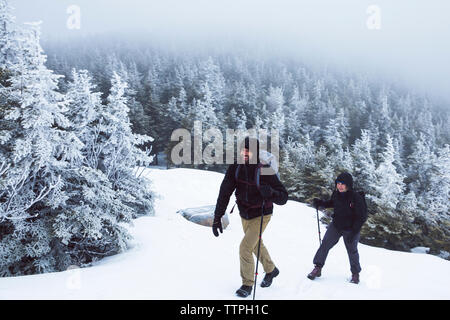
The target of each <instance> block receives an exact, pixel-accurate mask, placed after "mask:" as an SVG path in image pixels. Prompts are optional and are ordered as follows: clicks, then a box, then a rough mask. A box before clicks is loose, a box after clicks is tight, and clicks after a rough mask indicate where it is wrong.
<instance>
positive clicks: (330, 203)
mask: <svg viewBox="0 0 450 320" xmlns="http://www.w3.org/2000/svg"><path fill="white" fill-rule="evenodd" d="M335 192H336V191H333V193H332V194H331V197H330V199H329V200H323V201H322V206H323V207H324V208H334V201H333V197H334V193H335Z"/></svg>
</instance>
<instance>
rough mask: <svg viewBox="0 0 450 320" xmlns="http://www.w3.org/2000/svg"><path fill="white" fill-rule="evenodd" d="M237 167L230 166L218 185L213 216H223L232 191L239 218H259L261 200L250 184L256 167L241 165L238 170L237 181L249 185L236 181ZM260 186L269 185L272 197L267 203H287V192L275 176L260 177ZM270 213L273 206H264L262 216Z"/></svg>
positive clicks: (256, 190)
mask: <svg viewBox="0 0 450 320" xmlns="http://www.w3.org/2000/svg"><path fill="white" fill-rule="evenodd" d="M237 166H238V165H237V164H232V165H230V166H229V167H228V169H227V172H226V173H225V177H224V179H223V181H222V184H221V185H220V192H219V196H218V198H217V203H216V209H215V213H214V214H215V215H216V216H219V217H221V216H223V215H224V214H225V210H226V209H227V206H228V203H229V201H230V197H231V195H232V194H233V191H236V192H235V195H236V202H237V205H238V208H239V214H240V216H241V217H242V218H244V219H252V218H256V217H259V216H261V206H262V200H263V198H262V196H261V194H260V193H259V190H258V188H257V187H256V185H252V183H254V182H255V173H256V165H255V164H245V165H241V168H240V169H239V173H238V180H243V181H247V182H249V184H247V183H242V182H238V181H236V179H235V173H236V168H237ZM260 185H261V186H262V185H269V186H270V187H271V188H272V197H271V198H270V199H268V201H271V202H273V203H275V204H277V205H283V204H285V203H286V202H287V200H288V192H287V191H286V189H285V187H284V186H283V184H282V183H281V181H280V180H279V179H278V177H277V175H275V174H273V175H261V176H260ZM249 204H250V206H249ZM258 205H259V207H258ZM272 213H273V206H268V205H266V206H265V207H264V215H268V214H272Z"/></svg>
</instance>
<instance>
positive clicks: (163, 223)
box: [0, 169, 450, 300]
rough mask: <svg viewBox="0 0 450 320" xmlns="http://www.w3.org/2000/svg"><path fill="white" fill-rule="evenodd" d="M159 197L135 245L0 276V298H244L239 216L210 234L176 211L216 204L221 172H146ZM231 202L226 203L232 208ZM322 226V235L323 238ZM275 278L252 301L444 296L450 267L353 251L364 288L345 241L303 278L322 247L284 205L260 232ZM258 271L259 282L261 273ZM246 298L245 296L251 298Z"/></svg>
mask: <svg viewBox="0 0 450 320" xmlns="http://www.w3.org/2000/svg"><path fill="white" fill-rule="evenodd" d="M145 175H146V176H147V177H148V178H150V179H151V180H152V181H153V188H154V190H155V191H156V192H158V193H159V195H160V198H159V199H157V201H156V203H155V205H156V208H155V209H156V214H155V216H151V217H150V216H148V217H142V218H139V219H137V220H135V223H134V227H132V228H131V231H132V234H133V235H134V240H133V243H132V248H131V249H130V250H128V251H127V252H125V253H123V254H119V255H116V256H113V257H109V258H106V259H104V260H103V261H101V262H99V263H97V264H96V265H94V266H92V267H89V268H82V269H77V268H74V269H71V270H68V271H65V272H58V273H50V274H43V275H34V276H23V277H12V278H1V279H0V299H199V300H208V299H240V298H238V297H236V296H235V295H234V292H235V291H236V289H237V288H238V287H239V286H240V285H241V279H240V276H239V255H238V251H239V243H240V240H241V237H242V235H243V233H242V229H241V221H240V217H239V214H238V212H236V211H235V212H233V214H232V215H230V222H231V223H230V226H229V227H228V228H227V229H226V230H224V233H223V234H221V235H220V236H219V237H218V238H216V237H214V236H213V234H212V231H211V228H209V227H204V226H200V225H197V224H194V223H192V222H189V221H187V220H186V219H185V218H183V217H182V216H181V215H179V214H177V213H176V211H177V210H178V209H182V208H188V207H197V206H203V205H210V204H215V201H216V198H217V194H218V191H219V186H220V183H221V180H222V178H223V175H222V174H219V173H214V172H207V171H200V170H192V169H171V170H161V169H151V170H147V171H146V172H145ZM233 203H234V196H233V197H232V200H231V201H230V205H229V209H228V211H227V212H229V211H230V209H231V206H232V204H233ZM325 230H326V229H325V226H322V235H323V234H324V233H325ZM263 238H264V241H265V245H266V246H267V248H268V250H269V252H270V254H271V256H272V259H273V260H274V262H275V263H276V265H277V266H278V268H279V269H280V275H279V276H278V277H277V278H276V279H275V280H274V282H273V284H272V286H271V287H269V288H261V287H259V286H258V288H257V292H256V296H257V299H449V298H450V263H449V261H446V260H443V259H440V258H438V257H435V256H432V255H427V254H424V253H404V252H397V251H390V250H386V249H381V248H375V247H370V246H366V245H363V244H360V245H359V252H360V258H361V266H362V268H363V271H362V272H361V282H360V284H359V285H354V284H351V283H349V282H348V280H349V277H350V270H349V269H350V267H349V262H348V258H347V254H346V251H345V247H344V244H343V241H342V239H341V240H340V242H339V243H338V245H336V247H335V248H333V249H332V250H331V251H330V254H329V256H328V259H327V264H326V266H325V267H324V269H323V272H322V277H321V278H318V279H316V280H314V281H311V280H309V279H307V278H306V275H307V273H308V272H310V271H311V269H312V267H313V265H312V258H313V256H314V253H315V251H316V249H317V247H318V243H319V241H318V235H317V222H316V212H315V210H314V209H312V208H309V207H308V206H306V205H305V204H302V203H298V202H294V201H288V203H287V204H286V205H284V206H275V208H274V215H273V218H272V220H271V222H270V223H269V225H268V227H267V229H266V231H265V233H264V235H263ZM260 270H261V272H260V275H259V277H258V282H260V281H261V280H262V278H263V276H264V274H263V272H262V267H261V268H260ZM247 299H250V297H249V298H247Z"/></svg>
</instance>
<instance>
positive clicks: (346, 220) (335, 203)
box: [308, 172, 367, 284]
mask: <svg viewBox="0 0 450 320" xmlns="http://www.w3.org/2000/svg"><path fill="white" fill-rule="evenodd" d="M335 186H336V188H335V190H334V191H333V194H332V195H331V199H330V200H328V201H322V200H320V199H317V198H315V199H314V200H313V205H314V207H315V208H316V209H318V208H319V207H324V208H334V213H333V215H332V217H333V220H332V222H331V223H330V224H329V226H328V229H327V232H326V233H325V236H324V238H323V241H322V244H321V245H320V247H319V249H318V250H317V253H316V255H315V256H314V259H313V263H314V265H315V267H314V269H313V271H311V273H309V274H308V278H309V279H311V280H314V279H315V278H316V277H320V276H321V271H322V267H323V266H324V264H325V260H326V258H327V255H328V251H329V250H330V249H331V248H332V247H333V246H334V245H335V244H336V243H337V242H338V241H339V239H340V237H341V236H342V237H343V238H344V243H345V248H346V249H347V253H348V257H349V260H350V270H351V272H352V279H351V282H352V283H355V284H357V283H359V273H360V272H361V266H360V264H359V254H358V247H357V246H358V242H359V236H360V235H359V232H360V230H361V227H362V225H363V224H364V222H365V221H366V219H367V211H366V210H365V206H364V203H363V201H364V199H363V198H362V196H361V195H360V194H359V193H357V192H355V191H354V190H353V178H352V176H351V175H350V174H349V173H347V172H344V173H341V174H340V175H339V176H338V177H337V179H336V181H335Z"/></svg>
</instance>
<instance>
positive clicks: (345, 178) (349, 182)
mask: <svg viewBox="0 0 450 320" xmlns="http://www.w3.org/2000/svg"><path fill="white" fill-rule="evenodd" d="M338 182H341V183H343V184H345V185H346V186H347V189H348V190H353V177H352V175H351V174H350V173H348V172H342V173H341V174H340V175H338V177H337V178H336V180H335V181H334V186H335V187H336V185H337V183H338Z"/></svg>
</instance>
